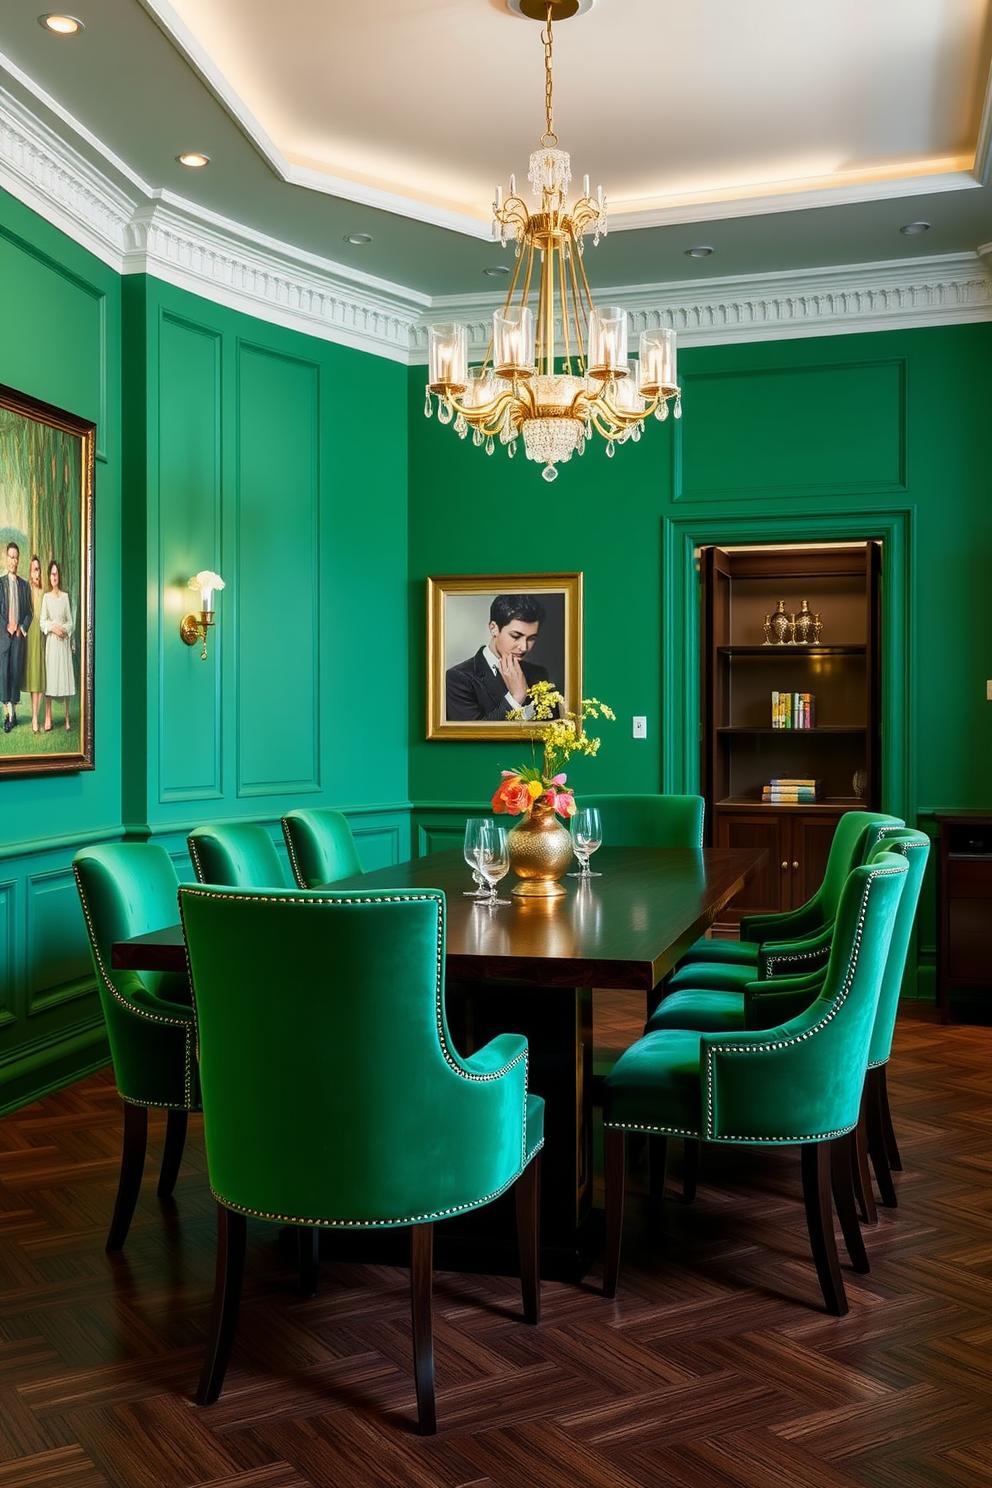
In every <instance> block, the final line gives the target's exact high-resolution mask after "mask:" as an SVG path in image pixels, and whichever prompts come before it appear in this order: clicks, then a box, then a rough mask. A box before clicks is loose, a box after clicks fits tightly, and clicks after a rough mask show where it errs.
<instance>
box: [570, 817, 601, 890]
mask: <svg viewBox="0 0 992 1488" xmlns="http://www.w3.org/2000/svg"><path fill="white" fill-rule="evenodd" d="M602 841H603V828H602V827H601V826H600V823H599V812H598V811H597V809H596V807H595V806H580V807H579V809H578V811H577V812H576V813H575V815H574V816H573V817H572V851H573V852H574V854H575V856H576V857H577V858H578V860H579V865H580V866H579V872H578V873H570V874H569V875H568V876H569V878H578V879H581V880H582V881H583V882H585V881H586V880H588V879H590V878H602V876H603V875H602V874H601V873H594V872H593V871H592V870H591V869H590V867H589V859H590V858H591V857H592V855H593V853H594V852H595V851H596V849H597V847H599V846H600V844H601V843H602Z"/></svg>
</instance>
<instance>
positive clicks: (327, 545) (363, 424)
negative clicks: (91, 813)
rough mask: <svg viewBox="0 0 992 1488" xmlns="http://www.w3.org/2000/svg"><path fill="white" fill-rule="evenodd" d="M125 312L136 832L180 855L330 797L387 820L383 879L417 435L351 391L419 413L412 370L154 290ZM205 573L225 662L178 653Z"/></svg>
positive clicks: (129, 725)
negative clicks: (204, 833)
mask: <svg viewBox="0 0 992 1488" xmlns="http://www.w3.org/2000/svg"><path fill="white" fill-rule="evenodd" d="M124 309H125V351H124V370H125V387H126V389H127V392H126V402H125V407H126V413H127V417H126V437H125V468H126V472H127V477H126V485H127V490H128V494H129V497H130V496H132V495H133V496H134V498H135V499H134V500H133V502H132V501H131V500H129V501H128V502H127V504H126V506H125V519H124V574H125V583H126V585H128V584H129V583H130V580H129V576H130V575H132V574H133V575H135V576H140V577H141V580H142V581H143V586H142V589H141V592H137V586H135V592H134V593H133V601H134V603H135V605H136V606H137V607H138V608H139V610H140V614H139V615H138V617H137V623H136V624H135V625H134V627H133V629H129V630H128V634H127V636H126V639H125V653H124V655H125V666H124V675H125V678H126V681H127V685H128V688H129V689H132V688H133V692H132V697H133V706H129V707H126V708H125V710H124V716H123V725H124V738H125V774H124V818H125V821H126V822H127V824H128V827H129V830H131V831H132V832H133V833H136V834H138V835H148V834H152V835H157V836H160V837H162V836H169V835H170V834H171V835H172V836H176V835H177V834H178V836H179V837H180V838H181V837H182V836H183V835H184V834H185V832H186V831H187V830H188V829H189V827H191V826H193V825H195V824H196V823H197V822H200V821H202V820H204V819H205V818H218V817H238V816H243V817H251V818H253V819H259V818H261V819H265V820H269V821H270V822H273V823H274V822H276V821H277V820H278V818H279V816H280V815H281V814H282V812H284V811H286V810H288V809H289V808H290V807H292V806H296V805H305V804H307V802H308V801H314V800H320V801H322V802H324V803H326V804H332V805H335V806H340V807H344V808H347V809H351V810H353V811H356V812H361V814H362V816H363V818H368V820H363V821H362V822H357V821H356V830H358V831H359V832H360V833H364V834H365V835H366V836H368V837H372V836H381V838H382V840H381V842H379V844H378V845H377V846H376V845H374V844H373V843H372V842H371V841H369V842H367V843H366V847H367V848H368V851H367V852H366V854H365V857H366V860H367V862H368V864H369V865H371V864H372V863H373V862H378V861H383V862H389V861H394V860H395V858H396V856H397V850H398V848H399V847H401V846H402V847H403V848H404V849H405V843H406V826H405V823H406V811H407V806H408V802H407V758H406V745H407V709H408V702H407V691H406V689H407V666H406V651H405V640H406V637H405V630H406V610H405V601H404V580H405V575H406V426H405V421H404V419H403V418H401V419H400V420H399V421H398V423H394V424H390V425H388V426H386V427H385V428H384V427H383V426H382V425H381V424H380V422H379V420H378V419H374V420H373V419H372V418H370V417H368V416H363V415H362V413H361V412H360V410H356V409H355V407H354V405H353V404H352V403H350V402H349V403H348V404H347V405H346V407H347V417H346V418H345V417H342V416H341V407H342V406H345V405H339V392H340V389H341V387H342V386H345V385H348V384H351V383H354V382H360V381H361V380H362V378H363V377H364V376H366V375H367V373H368V371H369V369H370V367H374V369H375V377H376V380H377V385H378V387H379V389H380V391H381V393H382V395H383V397H384V399H385V400H386V402H387V403H388V402H389V401H390V400H391V399H392V401H394V402H395V403H397V404H398V405H399V407H400V409H401V410H403V409H404V407H405V405H404V390H405V379H406V373H405V371H404V370H403V368H401V367H399V366H398V365H396V364H395V363H392V362H384V361H381V360H378V359H376V360H375V361H374V362H373V361H372V359H370V358H369V357H368V356H367V355H366V354H365V353H362V352H358V351H352V350H350V349H349V348H347V347H342V346H336V345H333V344H331V343H330V342H326V341H318V340H315V339H314V338H313V337H309V336H304V335H301V334H299V333H297V332H294V331H287V330H283V329H281V328H280V327H278V326H271V325H268V324H264V323H262V322H260V321H257V320H254V319H252V318H251V317H249V316H245V315H241V314H239V313H237V312H236V311H232V310H228V309H225V308H224V307H223V306H219V305H214V304H211V303H208V302H206V301H204V300H201V299H199V298H197V297H196V296H193V295H190V294H187V293H185V292H184V291H182V290H179V289H174V288H173V287H172V286H170V285H167V284H163V283H161V282H160V281H158V280H155V279H150V278H145V277H144V276H141V277H138V276H135V277H133V278H130V279H127V280H125V283H124ZM201 568H213V569H216V571H217V572H219V573H220V574H221V575H222V576H223V577H224V579H225V581H226V583H227V587H226V588H225V589H224V590H223V592H221V593H219V594H218V595H217V610H216V615H217V621H216V626H215V629H214V631H213V633H212V634H211V636H210V639H209V643H208V651H209V654H208V658H207V660H206V661H203V660H201V656H200V647H199V646H195V647H186V646H184V645H182V644H181V642H180V640H179V634H178V626H179V620H180V618H181V616H182V615H183V614H184V613H185V612H186V611H188V610H189V609H191V608H192V607H193V604H192V601H193V598H194V596H193V595H191V594H190V592H189V590H188V589H187V588H186V587H185V586H186V580H187V579H188V578H189V576H190V575H191V574H194V573H196V572H197V571H198V570H199V569H201ZM163 596H164V600H163ZM373 819H374V820H373ZM179 851H180V854H181V853H182V852H183V851H184V849H183V847H182V843H181V841H180V844H179ZM399 855H400V856H402V855H403V854H402V853H400V854H399Z"/></svg>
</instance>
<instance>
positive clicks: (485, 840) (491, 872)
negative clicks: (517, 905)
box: [479, 821, 510, 909]
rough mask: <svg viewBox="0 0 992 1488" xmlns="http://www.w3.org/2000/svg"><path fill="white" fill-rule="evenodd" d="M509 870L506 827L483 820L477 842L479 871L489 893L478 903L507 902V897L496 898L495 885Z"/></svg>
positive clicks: (493, 903)
mask: <svg viewBox="0 0 992 1488" xmlns="http://www.w3.org/2000/svg"><path fill="white" fill-rule="evenodd" d="M509 871H510V848H509V845H508V843H507V840H506V828H505V827H501V826H500V825H499V823H498V822H494V821H484V822H483V823H482V832H481V836H480V843H479V872H480V873H481V874H482V876H483V878H484V879H485V880H486V883H487V884H488V885H489V895H488V898H486V899H480V900H479V903H480V904H488V905H489V908H490V909H492V907H493V906H494V905H496V904H509V902H510V901H509V899H497V897H496V885H497V884H498V883H499V881H500V879H501V878H503V877H504V876H505V875H506V874H507V873H508V872H509Z"/></svg>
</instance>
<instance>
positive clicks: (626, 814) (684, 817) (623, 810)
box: [579, 794, 706, 847]
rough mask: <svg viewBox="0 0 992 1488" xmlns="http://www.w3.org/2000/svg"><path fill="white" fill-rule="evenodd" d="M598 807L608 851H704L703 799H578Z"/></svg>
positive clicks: (664, 797) (622, 797) (585, 796)
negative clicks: (664, 848) (656, 849)
mask: <svg viewBox="0 0 992 1488" xmlns="http://www.w3.org/2000/svg"><path fill="white" fill-rule="evenodd" d="M579 805H580V806H595V807H596V809H597V811H598V812H599V820H600V823H601V825H602V828H603V842H604V843H605V844H606V846H607V847H702V845H703V814H704V811H705V808H706V802H705V801H704V800H703V797H702V796H676V795H671V796H669V795H644V796H636V795H635V796H587V795H585V794H583V795H582V796H581V797H579Z"/></svg>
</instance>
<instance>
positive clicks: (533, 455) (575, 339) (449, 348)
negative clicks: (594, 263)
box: [424, 4, 682, 481]
mask: <svg viewBox="0 0 992 1488" xmlns="http://www.w3.org/2000/svg"><path fill="white" fill-rule="evenodd" d="M553 8H554V7H553V4H549V5H548V12H547V24H546V29H545V30H544V31H543V32H542V41H543V42H544V55H545V106H546V123H547V128H546V130H545V133H544V135H543V136H542V139H541V147H540V149H538V150H535V151H534V152H533V154H532V155H531V157H530V171H529V176H528V179H529V180H530V183H531V187H532V188H533V194H534V197H535V198H536V202H537V209H536V210H534V211H531V210H530V209H529V208H528V206H527V204H526V202H525V201H524V200H523V198H522V197H520V196H518V195H517V190H516V181H515V178H514V177H513V176H511V177H510V192H509V196H507V197H506V198H505V199H504V197H503V188H502V187H501V186H497V188H496V199H495V201H494V202H493V236H494V237H495V238H498V239H499V241H500V242H501V244H502V245H503V246H504V247H505V245H506V242H507V239H508V238H513V239H515V240H516V264H515V268H514V271H513V276H512V279H511V281H510V287H509V290H508V292H507V296H506V302H505V304H504V305H503V308H502V309H501V310H497V311H495V313H494V315H493V329H492V338H491V340H490V343H489V349H488V351H487V353H486V356H485V359H484V361H483V363H482V365H481V366H479V367H470V366H469V362H468V331H467V328H466V327H465V326H464V325H455V324H445V325H431V326H428V328H427V335H428V343H427V350H428V380H427V401H426V406H425V409H424V411H425V413H426V415H427V417H428V418H430V417H431V414H432V412H433V408H434V400H436V403H437V415H438V418H439V420H440V421H441V423H443V424H450V423H452V422H453V423H454V428H455V432H456V433H457V434H459V435H460V436H461V438H463V439H464V438H465V437H466V436H467V434H468V433H469V430H471V431H472V438H473V442H474V443H475V444H476V445H484V446H485V448H486V451H487V453H488V454H492V452H493V450H494V448H495V445H496V442H497V441H498V442H499V443H500V444H503V445H505V446H506V450H507V453H508V454H509V455H511V456H512V455H513V454H514V453H515V452H516V449H517V442H518V439H519V438H520V437H521V436H522V438H523V442H524V452H525V454H526V456H527V458H528V459H529V460H536V461H537V462H538V463H539V464H542V465H543V466H544V470H543V472H542V474H543V476H544V478H545V480H549V481H550V480H554V479H555V477H556V476H557V474H558V470H557V467H558V465H559V464H562V463H564V462H565V461H566V460H570V459H571V457H572V455H573V454H579V455H581V454H582V452H583V450H584V449H585V446H586V442H587V440H589V439H591V438H592V436H593V433H594V432H595V433H596V434H598V435H600V436H601V437H602V438H603V439H604V440H605V441H606V453H607V454H608V455H612V454H613V452H614V449H615V447H616V445H618V444H623V443H624V442H625V441H626V440H628V439H632V440H637V439H639V438H640V437H641V434H642V432H643V430H644V421H645V420H646V419H647V418H649V417H650V416H651V415H652V414H654V416H655V417H656V418H658V419H665V418H667V417H668V405H669V403H670V402H671V401H672V400H674V413H675V417H676V418H679V417H680V416H681V412H682V408H681V402H680V396H679V387H678V380H677V375H676V350H675V332H674V331H673V330H670V329H668V328H667V327H658V328H655V329H651V330H645V331H642V332H641V335H640V343H639V348H638V349H639V356H638V358H637V359H636V360H628V356H627V347H628V326H627V312H626V310H624V309H622V308H621V307H620V306H617V305H609V306H604V307H602V308H600V309H597V308H596V306H595V305H594V304H593V299H592V295H591V293H590V290H589V284H588V282H587V280H586V275H585V270H584V267H583V262H582V255H583V247H584V238H585V236H586V235H587V234H588V233H590V232H591V233H592V235H593V245H594V246H595V245H597V244H598V243H599V240H600V238H601V237H605V235H606V231H607V222H606V198H605V197H604V195H603V188H602V187H601V186H600V187H599V189H598V191H597V194H596V196H595V197H593V196H591V195H590V193H589V177H588V176H586V177H585V179H584V182H583V191H582V195H581V196H580V197H579V198H578V199H577V200H576V202H575V203H574V205H572V206H569V204H568V188H569V185H570V182H571V164H570V160H569V156H568V153H567V151H565V150H559V149H558V148H557V146H558V136H557V135H556V134H555V132H554V112H553V87H552V47H553V37H552V28H551V23H552V14H553Z"/></svg>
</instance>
